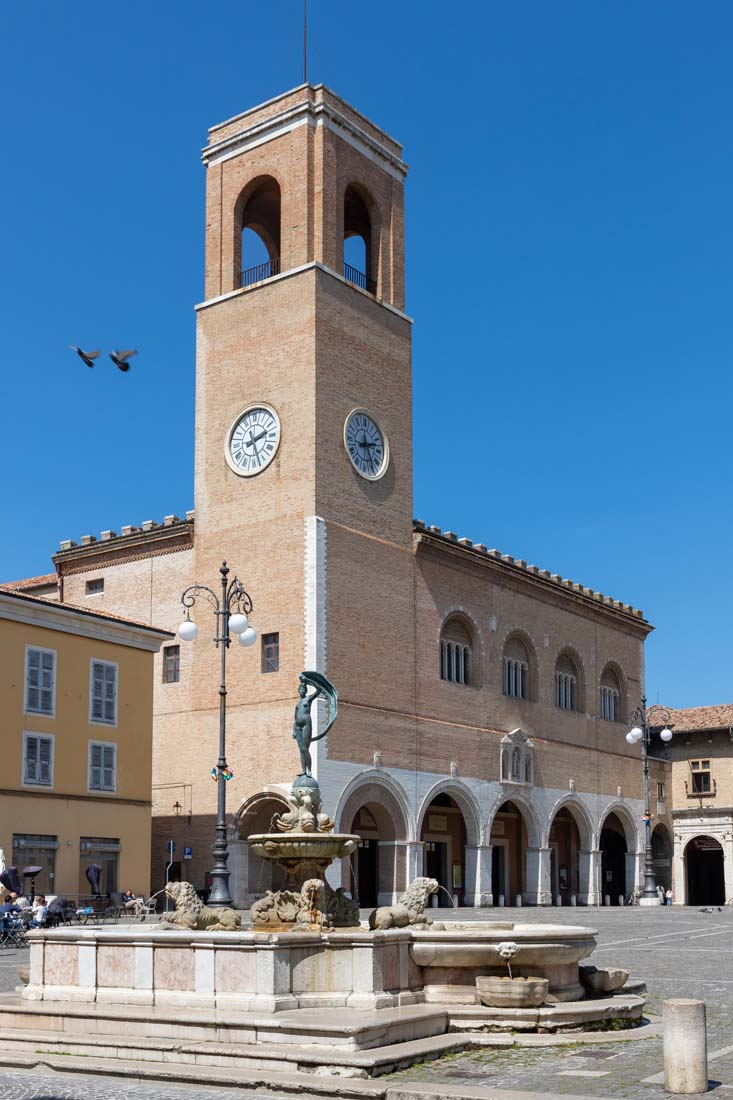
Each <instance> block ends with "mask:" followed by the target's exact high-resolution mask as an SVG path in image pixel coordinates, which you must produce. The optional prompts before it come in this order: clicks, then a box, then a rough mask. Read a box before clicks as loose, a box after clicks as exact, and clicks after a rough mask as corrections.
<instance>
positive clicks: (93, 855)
mask: <svg viewBox="0 0 733 1100" xmlns="http://www.w3.org/2000/svg"><path fill="white" fill-rule="evenodd" d="M121 851H122V845H121V844H120V841H119V837H99V836H81V837H79V897H80V898H82V897H83V898H86V899H89V897H90V895H91V893H92V886H91V883H90V882H89V879H88V878H87V871H88V870H89V867H90V866H91V865H92V864H93V863H96V865H97V866H98V867H101V868H102V871H101V874H100V875H99V891H100V893H101V894H111V893H112V891H113V890H118V889H119V886H118V877H117V869H118V863H119V858H120V852H121ZM124 885H125V887H127V886H128V885H129V884H128V883H125V884H124Z"/></svg>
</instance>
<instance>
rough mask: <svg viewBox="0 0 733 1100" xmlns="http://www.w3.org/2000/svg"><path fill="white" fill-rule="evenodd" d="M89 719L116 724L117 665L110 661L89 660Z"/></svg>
mask: <svg viewBox="0 0 733 1100" xmlns="http://www.w3.org/2000/svg"><path fill="white" fill-rule="evenodd" d="M89 696H90V705H89V721H90V722H101V723H102V724H103V725H107V726H114V725H116V724H117V665H116V664H114V663H113V662H112V661H95V660H92V662H91V675H90V687H89Z"/></svg>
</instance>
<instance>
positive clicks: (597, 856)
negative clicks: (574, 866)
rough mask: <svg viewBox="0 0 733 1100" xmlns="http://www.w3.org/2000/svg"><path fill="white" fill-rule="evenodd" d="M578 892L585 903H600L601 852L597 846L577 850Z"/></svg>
mask: <svg viewBox="0 0 733 1100" xmlns="http://www.w3.org/2000/svg"><path fill="white" fill-rule="evenodd" d="M578 879H579V881H578V893H579V895H580V898H579V900H580V901H581V902H583V903H584V904H585V905H600V904H601V884H600V879H601V853H600V850H599V849H598V848H581V849H580V851H579V852H578Z"/></svg>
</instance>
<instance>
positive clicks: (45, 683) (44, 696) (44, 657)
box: [39, 653, 55, 714]
mask: <svg viewBox="0 0 733 1100" xmlns="http://www.w3.org/2000/svg"><path fill="white" fill-rule="evenodd" d="M39 656H40V658H41V668H40V695H41V707H40V709H41V710H42V711H43V712H44V713H45V714H51V712H52V711H53V677H54V664H55V661H54V657H55V655H54V654H53V653H41V654H39Z"/></svg>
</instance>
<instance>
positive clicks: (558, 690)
mask: <svg viewBox="0 0 733 1100" xmlns="http://www.w3.org/2000/svg"><path fill="white" fill-rule="evenodd" d="M579 687H580V677H579V675H578V665H577V663H576V661H575V658H574V657H573V656H572V655H571V654H570V653H561V654H560V656H559V657H558V659H557V663H556V665H555V706H557V707H559V708H560V710H579V709H580V702H579Z"/></svg>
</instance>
